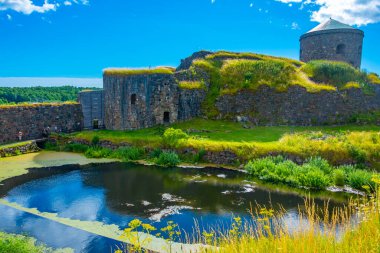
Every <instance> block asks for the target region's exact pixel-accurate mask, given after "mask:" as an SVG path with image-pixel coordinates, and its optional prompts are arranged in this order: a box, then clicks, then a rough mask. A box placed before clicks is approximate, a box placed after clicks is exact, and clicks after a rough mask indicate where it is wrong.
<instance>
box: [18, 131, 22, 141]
mask: <svg viewBox="0 0 380 253" xmlns="http://www.w3.org/2000/svg"><path fill="white" fill-rule="evenodd" d="M18 140H19V141H21V140H22V132H21V131H19V132H18Z"/></svg>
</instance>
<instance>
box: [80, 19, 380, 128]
mask: <svg viewBox="0 0 380 253" xmlns="http://www.w3.org/2000/svg"><path fill="white" fill-rule="evenodd" d="M363 37H364V33H363V32H362V31H361V30H358V29H355V28H352V27H350V26H348V25H345V24H343V23H340V22H338V21H336V20H333V19H329V20H327V21H326V22H324V23H322V24H320V25H319V26H317V27H315V28H314V29H312V30H311V31H309V32H307V33H306V34H304V35H302V37H301V39H300V42H301V51H300V58H301V61H304V62H308V61H311V60H320V59H323V60H335V61H343V62H347V63H350V64H352V65H353V66H355V67H356V68H360V65H361V56H362V44H363ZM212 54H213V53H212V52H208V51H200V52H196V53H194V54H193V55H192V56H190V57H188V58H186V59H184V60H182V62H181V64H180V66H179V67H178V68H177V69H174V68H168V67H161V68H155V69H106V70H105V71H104V73H103V90H102V91H94V92H82V93H81V94H80V96H79V102H80V104H81V105H82V111H83V115H84V127H85V128H87V129H97V128H106V129H110V130H132V129H141V128H147V127H152V126H155V125H159V124H165V123H174V122H177V121H183V120H188V119H191V118H194V117H199V116H204V111H202V105H203V102H204V101H205V98H206V96H207V92H208V91H209V87H210V83H211V76H210V75H208V74H207V73H204V75H202V74H201V76H199V73H197V74H196V75H195V74H194V70H192V69H191V66H192V63H193V61H194V60H197V59H206V58H207V57H208V56H210V55H212ZM227 55H228V52H227ZM218 57H219V56H218ZM244 57H245V56H243V58H242V59H245V58H244ZM251 58H252V57H251ZM253 58H254V57H253ZM228 59H229V58H228V56H226V57H225V58H223V59H219V60H221V61H223V60H228ZM254 60H255V59H254ZM182 82H202V85H201V86H202V88H197V89H184V88H181V85H180V84H181V83H182ZM379 96H380V90H379V89H376V96H374V97H372V98H369V97H366V95H365V94H362V91H361V90H352V91H345V93H344V94H343V93H342V92H340V91H336V92H321V93H318V94H313V93H308V92H307V91H306V90H305V89H304V88H302V87H290V88H289V90H288V91H287V92H286V93H277V92H275V91H273V90H271V89H270V88H268V87H262V88H260V89H259V90H258V91H256V92H253V93H252V92H251V93H249V92H244V91H243V92H240V93H238V94H236V95H233V96H231V95H223V96H220V97H218V98H217V101H215V105H216V110H217V113H218V116H216V118H231V117H236V116H239V117H240V116H242V117H240V118H246V119H248V120H249V121H251V122H254V123H255V124H261V125H279V124H285V125H289V124H292V125H313V124H317V125H318V124H331V123H337V122H344V121H347V120H348V119H349V118H350V117H352V114H353V113H359V112H362V111H368V110H372V109H373V108H378V107H379V108H380V102H379V101H380V99H379Z"/></svg>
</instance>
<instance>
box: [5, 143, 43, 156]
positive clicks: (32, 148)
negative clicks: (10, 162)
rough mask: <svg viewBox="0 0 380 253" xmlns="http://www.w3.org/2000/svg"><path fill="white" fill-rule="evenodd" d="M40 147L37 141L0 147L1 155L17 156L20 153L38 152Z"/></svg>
mask: <svg viewBox="0 0 380 253" xmlns="http://www.w3.org/2000/svg"><path fill="white" fill-rule="evenodd" d="M39 150H40V148H39V147H38V146H37V143H36V142H35V141H32V142H27V143H25V144H22V145H17V146H12V147H5V148H0V157H7V156H16V155H20V154H28V153H33V152H38V151H39Z"/></svg>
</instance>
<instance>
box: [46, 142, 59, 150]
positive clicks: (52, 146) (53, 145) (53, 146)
mask: <svg viewBox="0 0 380 253" xmlns="http://www.w3.org/2000/svg"><path fill="white" fill-rule="evenodd" d="M44 149H45V150H51V151H59V150H60V148H59V146H58V145H57V143H55V142H51V141H47V142H45V143H44Z"/></svg>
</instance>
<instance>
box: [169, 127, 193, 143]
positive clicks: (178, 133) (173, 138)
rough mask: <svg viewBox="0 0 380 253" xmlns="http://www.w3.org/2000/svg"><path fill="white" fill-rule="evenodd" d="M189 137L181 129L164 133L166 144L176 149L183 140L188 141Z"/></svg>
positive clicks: (172, 129)
mask: <svg viewBox="0 0 380 253" xmlns="http://www.w3.org/2000/svg"><path fill="white" fill-rule="evenodd" d="M187 138H189V136H188V135H187V134H186V133H185V132H183V131H182V130H181V129H174V128H168V129H166V130H165V132H164V136H163V141H164V144H166V145H168V146H170V147H175V146H176V145H177V144H178V142H179V141H180V140H181V139H187Z"/></svg>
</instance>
